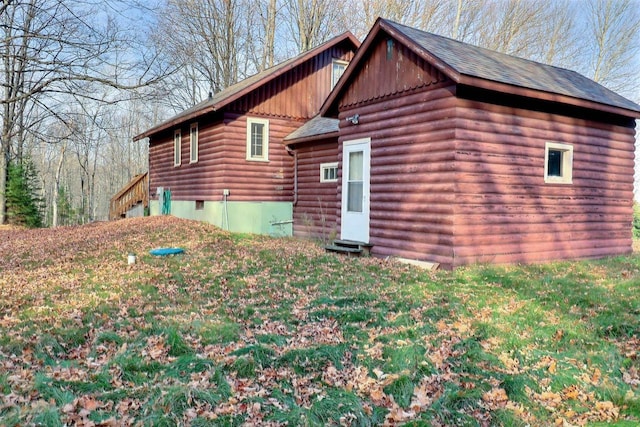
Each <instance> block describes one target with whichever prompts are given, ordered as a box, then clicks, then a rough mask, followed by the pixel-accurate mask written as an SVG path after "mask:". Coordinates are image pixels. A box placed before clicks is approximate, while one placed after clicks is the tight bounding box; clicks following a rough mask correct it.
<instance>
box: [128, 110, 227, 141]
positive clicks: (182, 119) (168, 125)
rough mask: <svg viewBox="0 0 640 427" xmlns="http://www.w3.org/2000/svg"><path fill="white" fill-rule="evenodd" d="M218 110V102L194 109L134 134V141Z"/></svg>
mask: <svg viewBox="0 0 640 427" xmlns="http://www.w3.org/2000/svg"><path fill="white" fill-rule="evenodd" d="M217 110H218V108H217V104H216V105H211V106H207V107H205V108H203V109H201V110H198V111H194V112H192V113H190V114H187V115H184V116H179V117H176V118H174V119H170V120H169V121H166V122H163V123H160V124H159V125H157V126H154V127H152V128H151V129H149V130H147V131H145V132H142V133H141V134H139V135H136V136H134V137H133V141H134V142H135V141H139V140H141V139H144V138H149V137H151V135H155V134H157V133H160V132H162V131H165V130H167V129H169V128H172V127H174V126H176V125H179V124H182V123H184V122H188V121H190V120H193V119H195V118H198V117H200V116H203V115H205V114H208V113H212V112H214V111H217Z"/></svg>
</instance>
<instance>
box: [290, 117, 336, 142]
mask: <svg viewBox="0 0 640 427" xmlns="http://www.w3.org/2000/svg"><path fill="white" fill-rule="evenodd" d="M338 125H339V120H338V119H332V118H330V117H320V116H315V117H314V118H313V119H311V120H309V121H308V122H307V123H305V124H304V125H302V126H300V127H299V128H298V129H296V130H294V131H293V132H291V133H290V134H289V135H287V136H286V137H285V138H284V141H285V142H286V141H290V140H296V142H302V141H304V140H309V139H317V138H321V137H326V136H329V135H331V134H335V135H337V134H338V131H339V127H338Z"/></svg>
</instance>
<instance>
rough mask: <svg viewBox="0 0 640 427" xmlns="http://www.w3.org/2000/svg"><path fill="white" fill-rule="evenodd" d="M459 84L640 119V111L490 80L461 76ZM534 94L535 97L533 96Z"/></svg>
mask: <svg viewBox="0 0 640 427" xmlns="http://www.w3.org/2000/svg"><path fill="white" fill-rule="evenodd" d="M458 83H459V84H462V85H465V86H472V87H477V88H481V89H487V90H491V91H494V92H501V93H508V94H512V95H519V96H524V97H527V98H536V99H541V100H544V101H550V102H556V103H560V104H566V105H572V106H576V107H582V108H588V109H592V110H596V111H602V112H606V113H611V114H617V115H620V116H624V117H631V118H640V111H638V110H631V109H627V108H622V107H617V106H613V105H608V104H602V103H599V102H595V101H588V100H586V99H581V98H575V97H571V96H567V95H561V94H557V93H552V92H544V91H540V90H536V89H530V88H524V87H521V86H514V85H509V84H505V83H500V82H495V81H492V80H487V79H482V78H479V77H472V76H466V75H461V76H460V78H459V81H458ZM534 93H535V96H533V94H534Z"/></svg>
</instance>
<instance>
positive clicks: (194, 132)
mask: <svg viewBox="0 0 640 427" xmlns="http://www.w3.org/2000/svg"><path fill="white" fill-rule="evenodd" d="M197 161H198V123H191V128H190V132H189V162H190V163H196V162H197Z"/></svg>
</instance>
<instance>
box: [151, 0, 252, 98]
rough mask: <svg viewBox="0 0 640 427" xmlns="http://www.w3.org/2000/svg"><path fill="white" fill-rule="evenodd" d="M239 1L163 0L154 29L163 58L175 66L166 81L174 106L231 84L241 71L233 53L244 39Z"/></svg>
mask: <svg viewBox="0 0 640 427" xmlns="http://www.w3.org/2000/svg"><path fill="white" fill-rule="evenodd" d="M243 7H244V6H243V3H242V0H168V1H167V4H166V5H165V7H164V9H162V13H161V18H160V21H159V24H158V27H157V31H156V32H155V34H154V40H155V43H156V44H157V45H158V46H162V47H163V48H164V49H165V61H166V62H167V63H174V64H176V65H178V66H179V67H180V71H179V72H178V73H176V74H175V75H174V76H173V78H172V79H171V80H168V83H169V85H168V87H167V93H168V94H170V98H171V99H170V102H171V104H172V105H171V106H173V107H174V108H175V110H182V109H184V108H188V107H190V106H192V105H194V104H196V103H197V102H200V101H201V100H202V99H204V98H206V96H207V94H208V93H211V92H214V93H215V92H219V91H220V90H222V89H224V88H226V87H228V86H230V85H232V84H234V83H235V82H236V81H238V78H239V77H240V76H242V75H244V74H245V71H246V70H244V69H240V64H241V61H240V58H239V56H238V53H239V52H242V51H243V50H244V49H243V47H244V44H245V43H246V39H247V36H246V34H247V32H246V27H245V26H244V20H242V19H240V18H241V17H243V16H244V14H242V11H243Z"/></svg>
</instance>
